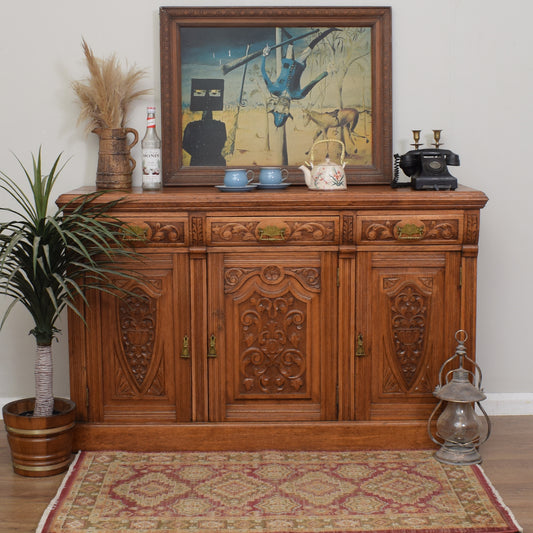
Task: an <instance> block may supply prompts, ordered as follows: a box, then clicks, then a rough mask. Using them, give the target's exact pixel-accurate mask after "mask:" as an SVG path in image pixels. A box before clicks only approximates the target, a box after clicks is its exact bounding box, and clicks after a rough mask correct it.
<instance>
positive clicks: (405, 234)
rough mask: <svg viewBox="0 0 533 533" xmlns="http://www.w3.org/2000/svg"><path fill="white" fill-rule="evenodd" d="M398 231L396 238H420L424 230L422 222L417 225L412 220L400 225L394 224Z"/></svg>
mask: <svg viewBox="0 0 533 533" xmlns="http://www.w3.org/2000/svg"><path fill="white" fill-rule="evenodd" d="M396 231H397V233H398V237H397V238H398V240H420V239H421V238H422V237H423V236H424V233H425V231H426V227H425V226H424V224H422V225H420V226H418V225H416V224H414V223H412V222H408V223H406V224H403V225H402V226H400V225H399V224H398V225H397V226H396Z"/></svg>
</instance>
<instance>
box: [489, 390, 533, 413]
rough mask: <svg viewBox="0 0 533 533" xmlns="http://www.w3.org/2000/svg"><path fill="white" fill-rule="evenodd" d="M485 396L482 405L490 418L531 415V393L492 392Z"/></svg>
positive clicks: (532, 411) (532, 408) (532, 410)
mask: <svg viewBox="0 0 533 533" xmlns="http://www.w3.org/2000/svg"><path fill="white" fill-rule="evenodd" d="M486 395H487V399H486V400H484V401H483V402H482V405H483V408H484V409H485V411H487V414H488V415H490V416H498V415H533V393H532V392H513V393H511V392H509V393H508V392H493V393H486Z"/></svg>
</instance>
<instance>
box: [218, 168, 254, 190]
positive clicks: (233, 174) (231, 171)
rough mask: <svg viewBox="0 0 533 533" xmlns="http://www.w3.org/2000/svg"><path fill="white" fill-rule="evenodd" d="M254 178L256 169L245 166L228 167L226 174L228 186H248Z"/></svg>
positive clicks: (225, 179)
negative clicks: (248, 168)
mask: <svg viewBox="0 0 533 533" xmlns="http://www.w3.org/2000/svg"><path fill="white" fill-rule="evenodd" d="M253 179H254V171H253V170H246V169H244V168H228V169H226V173H225V174H224V185H225V186H226V187H246V185H248V184H249V183H251V182H252V180H253Z"/></svg>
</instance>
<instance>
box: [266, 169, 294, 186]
mask: <svg viewBox="0 0 533 533" xmlns="http://www.w3.org/2000/svg"><path fill="white" fill-rule="evenodd" d="M288 176H289V171H288V170H287V169H286V168H279V167H263V168H262V169H261V170H260V171H259V183H261V184H262V185H279V184H280V183H281V182H283V181H284V180H286V179H287V178H288Z"/></svg>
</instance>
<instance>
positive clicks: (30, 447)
mask: <svg viewBox="0 0 533 533" xmlns="http://www.w3.org/2000/svg"><path fill="white" fill-rule="evenodd" d="M60 159H61V154H60V155H59V156H58V157H57V158H56V160H55V162H54V163H53V165H52V167H51V170H50V172H49V173H48V174H46V175H43V172H42V158H41V149H39V153H38V155H37V157H36V156H35V155H33V154H32V163H33V169H32V170H31V169H30V170H27V168H26V167H25V166H24V165H23V164H22V162H21V161H20V160H19V159H18V158H17V160H18V162H19V164H20V166H21V167H22V170H23V172H24V174H25V177H26V181H27V184H28V185H29V192H25V189H24V188H22V187H21V186H19V185H18V184H17V182H16V181H15V180H14V179H12V178H11V177H9V176H8V175H6V174H5V173H3V172H0V190H2V191H4V193H7V195H8V196H9V197H11V199H12V200H14V202H15V207H0V214H2V217H3V219H5V218H9V219H10V220H8V221H7V222H4V221H2V222H0V294H4V295H7V296H9V297H10V298H11V300H12V301H11V302H10V305H9V306H8V307H7V310H6V311H5V313H4V315H3V318H2V321H1V323H0V328H2V326H3V325H4V324H5V321H6V318H7V316H8V315H9V312H10V311H11V309H12V308H13V306H14V305H15V304H16V303H18V302H20V303H21V304H22V305H23V306H24V307H25V308H26V309H27V310H28V312H29V313H30V315H31V317H32V319H33V324H34V327H33V329H32V330H31V331H30V333H31V334H32V335H33V336H34V337H35V341H36V352H37V353H36V361H35V398H26V399H22V400H18V401H15V402H10V403H8V404H7V405H5V406H4V408H3V410H2V414H3V419H4V423H5V425H6V430H7V434H8V440H9V444H10V447H11V452H12V458H13V466H14V469H15V472H17V473H19V474H22V475H26V476H34V477H37V476H48V475H52V474H56V473H59V472H61V471H63V470H65V469H66V468H68V465H69V463H70V460H71V454H72V429H73V427H74V420H75V405H74V403H73V402H71V401H70V400H68V399H62V398H54V395H53V390H52V341H53V340H54V338H55V337H56V336H57V334H58V333H59V329H58V327H57V324H58V319H59V318H60V315H61V313H62V311H63V310H65V309H67V308H70V309H71V310H73V311H74V312H75V313H77V314H80V316H81V311H80V309H81V306H82V304H83V303H84V302H85V296H84V292H85V290H86V289H87V288H96V289H98V290H102V291H116V290H119V289H118V287H117V286H116V283H113V279H115V280H117V279H120V278H121V277H122V278H124V277H126V278H132V277H136V275H135V274H134V273H131V272H129V273H126V272H121V271H120V270H118V268H117V266H116V265H117V264H116V263H115V261H116V260H117V259H120V258H121V257H128V258H131V257H134V256H136V255H137V254H136V252H135V251H134V250H133V249H132V248H130V247H129V246H128V244H127V243H128V242H131V239H128V238H125V237H127V233H128V232H129V231H130V230H128V227H127V225H124V224H123V223H122V222H121V221H120V220H119V219H117V218H116V217H114V216H112V215H111V214H110V213H109V212H110V210H111V209H112V208H113V207H114V206H115V205H116V204H117V203H118V202H120V199H118V200H114V201H106V202H104V200H103V199H101V200H98V201H97V199H98V197H99V196H100V195H102V194H103V193H104V191H99V192H96V193H91V194H85V195H81V196H79V197H78V198H76V200H75V201H74V202H73V203H72V204H69V205H66V206H62V207H59V208H56V210H55V212H53V213H52V214H50V213H49V203H50V200H51V195H52V191H53V187H54V184H55V183H56V180H57V178H58V176H59V174H60V172H61V171H62V170H63V168H64V165H63V164H61V166H60ZM130 237H131V236H130ZM137 278H138V276H137ZM32 437H36V438H35V439H33V438H32Z"/></svg>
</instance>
